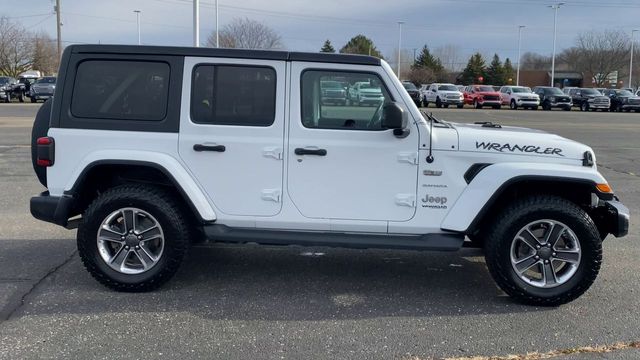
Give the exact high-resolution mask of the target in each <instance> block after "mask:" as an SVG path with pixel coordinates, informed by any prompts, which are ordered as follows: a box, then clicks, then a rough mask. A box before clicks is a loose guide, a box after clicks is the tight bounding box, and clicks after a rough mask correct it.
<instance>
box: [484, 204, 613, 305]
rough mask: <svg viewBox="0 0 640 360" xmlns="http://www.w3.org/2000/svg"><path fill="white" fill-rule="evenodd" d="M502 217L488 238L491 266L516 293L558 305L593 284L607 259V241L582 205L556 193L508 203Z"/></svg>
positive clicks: (524, 300) (498, 278)
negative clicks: (604, 254) (604, 244)
mask: <svg viewBox="0 0 640 360" xmlns="http://www.w3.org/2000/svg"><path fill="white" fill-rule="evenodd" d="M496 219H497V220H496V221H495V223H494V224H492V226H491V227H490V229H491V230H490V232H489V234H488V235H487V238H486V243H485V256H486V261H487V267H488V268H489V271H490V273H491V275H492V276H493V278H494V280H495V281H496V283H497V284H498V285H499V286H500V288H501V289H502V290H504V291H505V292H506V293H507V294H509V295H510V296H511V297H512V298H514V299H515V300H517V301H519V302H522V303H526V304H531V305H542V306H557V305H561V304H565V303H568V302H570V301H572V300H574V299H576V298H578V297H579V296H580V295H582V294H583V293H584V292H585V291H587V289H588V288H589V287H590V286H591V284H593V282H594V280H595V278H596V276H597V275H598V272H599V270H600V264H601V262H602V241H601V239H600V235H599V233H598V229H597V227H596V225H595V224H594V222H593V220H592V219H591V218H590V217H589V215H588V214H587V213H586V212H585V211H584V210H582V209H581V208H580V207H579V206H577V205H575V204H574V203H572V202H570V201H568V200H565V199H563V198H560V197H556V196H548V195H538V196H531V197H528V198H524V199H522V200H520V201H517V202H515V203H513V204H512V205H510V206H508V207H507V208H505V209H504V210H503V211H502V214H501V216H498V217H496Z"/></svg>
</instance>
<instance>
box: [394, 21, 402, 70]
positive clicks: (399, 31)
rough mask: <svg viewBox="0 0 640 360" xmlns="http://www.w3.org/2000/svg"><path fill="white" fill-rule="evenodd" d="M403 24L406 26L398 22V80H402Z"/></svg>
mask: <svg viewBox="0 0 640 360" xmlns="http://www.w3.org/2000/svg"><path fill="white" fill-rule="evenodd" d="M402 24H404V21H398V67H397V71H396V74H397V76H398V79H400V52H401V51H402V50H401V49H402Z"/></svg>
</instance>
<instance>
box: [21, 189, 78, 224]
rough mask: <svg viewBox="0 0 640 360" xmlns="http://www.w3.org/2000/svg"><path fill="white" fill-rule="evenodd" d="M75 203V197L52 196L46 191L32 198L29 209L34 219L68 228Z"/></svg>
mask: <svg viewBox="0 0 640 360" xmlns="http://www.w3.org/2000/svg"><path fill="white" fill-rule="evenodd" d="M73 203H74V201H73V197H72V196H70V195H63V196H51V195H49V192H48V191H45V192H43V193H41V194H40V195H38V196H34V197H32V198H31V201H30V203H29V207H30V210H31V215H33V217H34V218H36V219H38V220H42V221H46V222H50V223H54V224H56V225H60V226H65V227H66V226H67V224H68V222H69V214H71V210H72V209H73Z"/></svg>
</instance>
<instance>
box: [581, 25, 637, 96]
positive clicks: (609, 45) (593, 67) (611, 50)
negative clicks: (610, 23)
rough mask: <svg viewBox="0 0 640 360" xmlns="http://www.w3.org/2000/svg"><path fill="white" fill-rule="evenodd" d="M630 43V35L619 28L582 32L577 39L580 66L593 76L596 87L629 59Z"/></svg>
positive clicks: (622, 66) (600, 85) (603, 82)
mask: <svg viewBox="0 0 640 360" xmlns="http://www.w3.org/2000/svg"><path fill="white" fill-rule="evenodd" d="M629 45H630V43H629V37H628V36H627V34H625V33H624V32H622V31H619V30H604V31H589V32H585V33H581V34H580V35H578V39H577V40H576V49H577V50H578V52H579V54H580V61H579V66H580V68H581V70H582V71H584V72H587V73H589V74H591V75H592V76H593V81H594V83H595V85H596V87H602V86H603V85H604V84H605V82H606V81H607V78H608V76H609V75H610V74H612V73H614V72H615V71H619V70H621V69H622V68H624V67H625V65H626V64H627V62H628V61H629Z"/></svg>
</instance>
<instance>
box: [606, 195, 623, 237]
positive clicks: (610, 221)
mask: <svg viewBox="0 0 640 360" xmlns="http://www.w3.org/2000/svg"><path fill="white" fill-rule="evenodd" d="M605 207H606V215H605V224H606V226H607V229H606V230H607V232H608V233H610V234H611V235H613V236H615V237H623V236H625V235H627V234H628V233H629V209H628V208H627V207H626V206H624V205H622V203H621V202H620V201H618V200H617V198H616V200H608V201H605Z"/></svg>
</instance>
